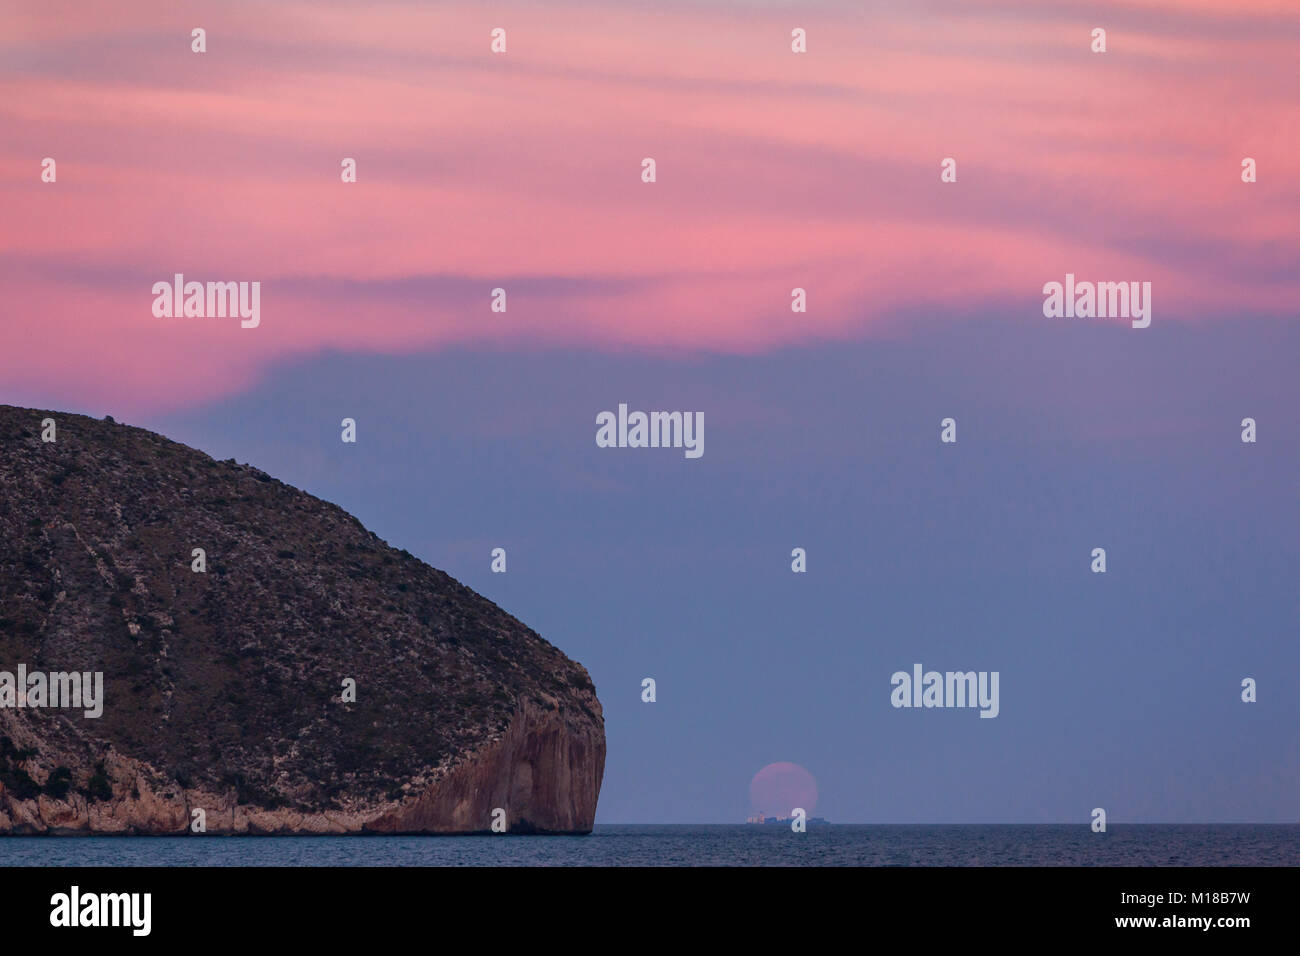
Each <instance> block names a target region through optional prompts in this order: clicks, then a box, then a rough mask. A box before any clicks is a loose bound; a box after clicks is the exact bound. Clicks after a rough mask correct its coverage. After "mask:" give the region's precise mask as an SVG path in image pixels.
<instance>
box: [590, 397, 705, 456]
mask: <svg viewBox="0 0 1300 956" xmlns="http://www.w3.org/2000/svg"><path fill="white" fill-rule="evenodd" d="M596 424H597V425H598V426H599V427H598V428H597V429H596V447H598V448H684V449H685V450H686V451H685V455H686V457H687V458H699V457H700V456H701V455H703V454H704V413H703V412H649V413H647V412H631V413H629V412H628V410H627V405H625V404H620V405H619V406H618V415H617V416H615V414H614V413H613V412H601V413H600V414H598V415H597V416H596Z"/></svg>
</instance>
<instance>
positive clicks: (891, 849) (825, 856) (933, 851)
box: [0, 824, 1300, 866]
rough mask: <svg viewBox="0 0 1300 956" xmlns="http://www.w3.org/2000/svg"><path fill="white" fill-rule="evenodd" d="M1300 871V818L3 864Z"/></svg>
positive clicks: (69, 844)
mask: <svg viewBox="0 0 1300 956" xmlns="http://www.w3.org/2000/svg"><path fill="white" fill-rule="evenodd" d="M1054 865H1061V866H1233V865H1236V866H1241V865H1252V866H1297V865H1300V825H1291V824H1287V825H1256V824H1233V825H1191V824H1186V825H1184V824H1175V825H1143V824H1127V825H1126V824H1112V825H1111V826H1109V827H1108V828H1107V832H1106V833H1104V834H1098V833H1093V832H1092V831H1091V829H1090V828H1089V826H1088V825H1087V824H1057V825H1016V824H1006V825H992V826H990V825H961V826H946V825H933V826H909V825H897V826H875V825H854V824H831V825H829V826H821V827H812V828H809V830H808V831H807V832H806V833H792V832H791V831H790V830H789V829H788V828H786V827H777V826H744V825H739V826H732V825H718V826H694V825H683V826H669V825H602V826H597V827H596V829H595V831H594V832H593V833H591V834H590V835H589V836H585V837H570V836H552V837H538V836H510V835H508V834H502V835H499V836H465V837H407V836H402V837H223V836H210V837H3V838H0V866H1054Z"/></svg>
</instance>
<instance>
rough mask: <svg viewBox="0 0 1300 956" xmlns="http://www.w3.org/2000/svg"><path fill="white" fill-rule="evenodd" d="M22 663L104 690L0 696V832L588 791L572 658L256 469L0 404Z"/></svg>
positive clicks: (502, 801)
mask: <svg viewBox="0 0 1300 956" xmlns="http://www.w3.org/2000/svg"><path fill="white" fill-rule="evenodd" d="M44 419H53V420H54V422H55V423H56V429H57V430H56V432H55V437H56V440H55V441H54V442H45V441H42V433H43V428H42V420H44ZM196 548H201V549H203V551H204V556H205V566H206V570H205V571H196V570H194V569H193V565H194V561H195V557H194V549H196ZM19 665H25V667H26V670H27V672H28V673H29V674H30V673H32V672H70V671H78V672H96V671H99V672H102V673H103V688H104V691H103V697H104V701H103V713H102V716H100V717H97V718H91V717H86V716H84V714H83V712H82V711H81V710H74V709H71V708H67V709H64V708H59V709H55V708H51V707H44V708H36V707H17V706H15V705H14V704H13V703H10V704H9V705H8V706H0V834H3V833H24V834H34V833H49V834H61V833H86V832H94V833H134V834H158V833H176V834H182V833H191V832H192V830H193V827H192V825H191V823H192V820H194V819H195V818H196V817H195V814H193V812H192V811H193V810H195V809H202V810H203V811H204V813H203V816H204V817H205V823H206V832H207V833H209V834H211V833H221V832H240V833H360V832H380V833H445V832H481V831H488V830H489V829H490V828H491V824H492V821H493V811H494V810H495V809H496V808H501V809H503V810H504V811H505V817H504V819H505V821H506V825H507V827H508V829H509V830H510V832H563V833H572V832H587V831H589V830H590V829H591V826H592V820H593V818H594V816H595V811H596V799H597V796H598V795H599V792H600V783H601V776H602V773H603V771H604V762H605V735H604V718H603V717H602V714H601V708H600V702H599V701H598V700H597V699H596V692H595V688H594V687H593V686H592V682H591V679H590V677H588V675H587V672H586V670H585V669H584V668H583V667H582V666H581V665H579V664H577V663H575V662H573V661H571V660H569V659H568V658H567V657H565V656H564V655H563V654H562V653H561V652H560V651H559V650H557V649H556V648H555V647H553V646H552V645H551V644H549V643H547V642H546V641H545V640H543V639H542V638H541V637H540V636H538V635H537V634H536V633H534V632H533V631H532V630H530V629H529V628H527V627H525V626H524V625H523V624H521V623H520V622H519V621H517V620H515V619H514V618H513V617H511V616H510V615H509V614H507V613H505V612H504V611H502V610H501V609H500V608H498V607H497V606H496V605H495V604H493V603H492V602H491V601H488V600H487V599H486V598H483V597H481V596H480V595H478V594H476V593H474V592H473V591H471V590H470V589H469V588H466V587H464V586H462V585H460V584H458V583H457V582H456V581H454V580H453V579H452V578H450V577H448V576H447V575H446V574H444V573H442V572H441V571H438V570H436V569H435V568H432V567H429V566H428V565H426V564H424V563H423V562H421V561H419V560H418V559H416V558H415V557H413V556H412V555H410V554H408V553H407V552H405V551H400V550H396V549H394V548H391V547H389V546H388V545H387V544H385V543H384V542H383V541H381V540H379V539H378V538H377V537H376V536H375V535H374V534H372V533H371V532H368V531H366V529H365V528H363V527H362V526H361V524H360V523H359V522H358V521H357V520H356V519H355V518H353V517H351V516H350V515H348V514H347V513H346V512H344V511H343V510H341V509H340V508H337V507H335V506H334V505H331V504H329V503H327V502H324V501H321V500H320V499H318V498H314V497H312V496H311V495H309V494H306V493H305V492H302V491H299V490H297V489H295V488H291V487H289V486H288V485H285V484H283V483H282V482H280V481H277V480H276V479H274V478H272V477H271V476H269V475H267V474H265V473H263V472H261V471H259V470H257V469H256V468H252V467H249V466H247V465H238V464H235V462H234V461H233V460H230V461H224V462H222V461H215V460H214V459H212V458H210V457H209V456H207V455H205V454H203V453H202V452H199V451H195V450H194V449H192V448H189V447H186V446H184V445H180V444H177V443H176V442H172V441H169V440H167V439H166V438H163V437H162V436H160V435H156V434H153V433H151V432H148V431H145V430H143V429H140V428H132V427H129V426H126V425H120V424H116V423H114V422H112V421H111V420H105V421H97V420H95V419H91V418H87V417H84V416H81V415H72V414H67V413H63V412H49V411H40V410H35V409H26V408H14V407H11V406H4V405H0V672H8V673H11V674H14V675H16V674H17V670H18V667H19ZM349 678H350V679H352V680H354V681H355V682H356V700H355V702H346V701H345V700H344V697H345V693H344V686H345V685H344V681H345V679H349ZM0 680H3V674H0ZM19 690H20V691H21V690H22V688H19ZM3 703H4V696H3V692H2V690H0V704H3Z"/></svg>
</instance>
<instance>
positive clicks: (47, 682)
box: [0, 664, 104, 718]
mask: <svg viewBox="0 0 1300 956" xmlns="http://www.w3.org/2000/svg"><path fill="white" fill-rule="evenodd" d="M3 707H14V708H18V709H22V708H25V707H71V708H74V709H81V710H82V711H83V713H84V714H85V716H86V717H90V718H95V717H98V716H100V715H101V714H103V713H104V673H103V671H93V672H92V671H86V672H84V673H82V672H79V671H51V672H50V673H45V672H43V671H32V672H31V673H30V674H29V673H28V672H27V665H26V664H19V665H18V673H17V674H16V675H15V674H13V673H11V672H10V671H0V708H3Z"/></svg>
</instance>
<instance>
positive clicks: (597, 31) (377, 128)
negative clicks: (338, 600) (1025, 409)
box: [0, 0, 1300, 412]
mask: <svg viewBox="0 0 1300 956" xmlns="http://www.w3.org/2000/svg"><path fill="white" fill-rule="evenodd" d="M191 21H193V22H191ZM198 25H203V26H204V27H205V28H206V29H207V30H208V34H209V40H208V44H209V46H208V49H209V52H208V53H206V54H204V55H203V56H198V55H195V54H192V53H190V52H189V30H190V28H191V27H193V26H198ZM794 25H800V26H804V27H805V28H806V29H807V30H808V35H809V51H810V52H809V53H808V54H806V55H795V54H792V53H790V52H789V33H790V29H791V27H792V26H794ZM1096 25H1109V26H1108V29H1110V31H1111V32H1110V52H1108V53H1107V54H1105V55H1104V56H1100V55H1096V54H1092V53H1090V52H1089V51H1088V37H1089V31H1090V30H1091V28H1092V27H1093V26H1096ZM494 26H504V27H506V28H507V30H508V35H509V44H510V46H509V53H508V54H507V55H505V56H493V55H492V54H491V53H489V51H488V32H489V30H490V29H491V28H492V27H494ZM1297 37H1300V11H1298V10H1297V9H1296V8H1294V6H1292V5H1289V4H1281V3H1268V2H1260V3H1254V4H1242V3H1231V4H1229V3H1226V2H1225V3H1206V2H1202V3H1196V4H1185V3H1177V4H1175V3H1172V2H1155V0H1149V2H1146V3H1137V4H1115V5H1107V4H1088V5H1086V6H1081V7H1079V8H1078V9H1077V10H1073V9H1071V8H1070V7H1069V6H1068V5H1066V6H1061V7H1055V8H1053V9H1052V10H1051V11H1045V10H1044V8H1043V6H1042V5H1041V4H1034V3H1025V2H1010V0H1004V2H990V3H988V4H986V5H984V6H983V7H982V8H981V6H979V5H972V4H961V5H952V6H950V7H944V6H943V5H939V6H938V7H937V8H936V10H935V11H933V12H932V13H931V14H930V15H928V16H924V17H922V16H920V15H918V14H917V13H915V12H914V10H913V8H912V7H911V6H910V5H907V4H899V5H897V6H896V7H895V8H890V9H884V10H878V9H873V10H869V11H864V10H862V9H861V8H860V7H859V6H858V5H853V4H849V5H837V4H826V5H824V6H822V7H820V8H812V9H805V8H802V7H801V8H799V9H798V10H797V12H791V11H790V10H786V9H782V8H778V7H773V8H766V7H762V6H755V7H752V8H748V7H747V8H746V10H745V13H744V16H739V15H738V14H737V13H736V11H735V9H734V8H732V7H730V6H728V5H718V6H716V7H714V6H710V5H708V4H703V5H689V6H686V5H681V6H673V5H667V6H662V7H655V8H650V7H647V8H628V7H626V6H625V5H622V4H612V3H611V4H605V5H600V4H578V3H574V4H568V5H563V4H547V5H546V6H545V8H542V7H541V6H539V5H535V4H518V5H506V6H499V7H497V8H496V9H495V10H494V12H492V14H491V15H489V14H488V13H487V12H485V11H483V10H481V9H480V8H479V7H478V6H477V5H471V4H464V5H452V6H450V7H445V6H441V5H440V6H437V7H428V6H425V5H421V4H408V3H378V4H369V3H367V4H348V5H330V6H328V7H322V6H320V5H318V4H305V3H304V4H278V5H275V6H273V7H268V6H266V5H263V4H255V3H233V4H230V5H223V7H221V8H219V9H213V10H210V11H202V12H195V11H190V10H178V9H177V8H176V7H175V5H174V4H168V3H161V2H158V3H154V2H149V3H142V2H136V3H127V4H123V5H116V6H114V7H112V8H104V9H98V8H92V9H87V8H85V7H84V6H83V5H61V4H57V3H56V4H48V5H43V6H41V7H38V8H31V9H27V10H24V11H21V12H20V13H19V14H18V16H17V19H16V20H15V23H14V29H13V31H12V36H11V38H10V39H9V40H6V41H4V42H5V44H6V45H5V48H4V51H3V52H4V53H6V54H8V55H6V56H5V57H4V60H3V62H4V63H6V64H8V65H6V66H3V67H0V125H3V127H4V128H5V130H6V134H7V135H6V138H5V141H4V143H2V144H0V173H3V176H0V206H2V208H3V209H4V210H5V215H4V220H3V223H4V224H3V229H2V230H0V249H2V250H3V261H0V276H2V277H3V282H4V287H5V290H6V297H5V302H6V306H5V310H6V315H5V317H4V321H3V323H2V324H0V374H3V375H4V376H5V378H6V380H7V381H9V382H10V383H12V384H13V385H14V386H15V387H19V388H22V389H26V390H31V389H37V388H39V389H41V390H43V391H45V392H48V393H52V394H58V395H63V394H66V395H68V396H70V397H74V398H77V399H79V400H82V401H85V402H88V403H93V402H102V401H112V402H114V403H115V404H116V406H117V407H119V408H121V409H122V410H123V411H124V412H129V411H130V410H132V409H133V408H140V407H157V406H158V405H159V404H162V403H166V404H167V405H168V406H169V407H174V406H175V405H177V404H186V403H191V402H199V401H203V400H206V399H210V398H213V397H216V396H219V395H223V394H227V393H230V392H232V391H237V390H239V389H242V388H246V387H248V386H249V385H250V384H252V383H253V382H255V381H256V380H257V378H258V376H259V375H261V374H265V372H266V370H267V369H269V368H270V367H272V366H273V365H274V364H275V363H277V362H281V361H284V360H287V359H292V358H294V357H297V356H302V355H308V354H311V353H313V352H316V351H319V350H321V349H344V350H370V351H410V350H421V349H436V348H440V347H444V346H448V345H453V344H466V343H469V344H476V343H477V344H490V345H494V346H506V347H511V346H516V347H528V346H529V345H533V344H545V345H556V344H560V345H574V346H579V347H587V348H597V349H629V348H637V349H644V348H651V349H663V348H667V349H674V350H687V351H689V350H720V351H729V352H737V353H752V352H757V351H762V350H765V349H771V348H777V347H780V346H782V345H787V344H792V343H799V342H805V341H814V340H826V339H851V338H859V337H862V336H870V335H873V334H880V329H881V320H883V319H885V318H888V317H889V316H891V315H894V314H897V313H899V312H902V311H905V312H907V313H908V314H911V315H916V314H921V313H920V310H919V309H918V307H925V308H929V309H931V310H933V311H934V312H935V313H936V314H942V315H945V316H947V315H953V314H957V315H961V314H966V313H971V314H974V313H975V312H977V311H981V310H987V309H989V308H991V307H994V306H996V305H997V304H1001V306H1000V307H1002V308H1004V309H1015V310H1018V311H1017V312H1016V314H1015V316H1014V317H1023V314H1024V313H1025V312H1026V311H1028V312H1030V313H1032V312H1033V310H1035V309H1037V308H1038V306H1039V304H1040V303H1041V295H1040V293H1039V292H1038V290H1039V288H1041V285H1042V283H1044V282H1046V281H1050V280H1054V279H1057V280H1059V279H1060V278H1061V277H1062V276H1063V274H1064V273H1065V272H1067V271H1072V272H1075V273H1076V274H1078V275H1080V277H1083V278H1098V279H1139V280H1146V281H1151V282H1152V283H1153V285H1154V288H1155V293H1154V298H1155V303H1156V308H1157V310H1158V311H1157V313H1156V315H1157V318H1156V321H1157V322H1165V321H1188V320H1196V319H1200V318H1206V317H1214V316H1225V315H1226V316H1234V317H1235V316H1241V315H1250V314H1268V315H1281V314H1294V305H1293V303H1294V302H1295V300H1296V296H1297V294H1298V293H1300V275H1298V274H1297V273H1296V271H1295V270H1294V268H1293V264H1294V262H1295V261H1296V259H1297V256H1296V252H1297V248H1296V246H1297V242H1296V234H1295V228H1294V223H1295V222H1296V220H1297V215H1296V214H1297V211H1300V210H1298V206H1300V186H1297V183H1300V176H1298V175H1297V174H1300V160H1297V158H1296V157H1297V149H1296V147H1297V143H1296V141H1295V133H1294V130H1296V129H1297V128H1300V127H1298V126H1297V120H1300V115H1297V114H1298V113H1300V105H1298V104H1297V97H1296V96H1295V84H1294V79H1293V78H1292V75H1291V74H1292V72H1293V51H1294V45H1295V43H1296V40H1297ZM1247 155H1249V156H1253V157H1254V158H1255V159H1256V160H1257V161H1258V162H1259V168H1260V181H1259V182H1258V183H1256V184H1253V185H1249V186H1247V185H1245V184H1242V183H1241V182H1240V179H1239V164H1240V161H1241V158H1242V157H1243V156H1247ZM44 156H53V157H55V158H56V160H57V161H58V164H59V167H58V169H59V181H58V183H56V184H54V185H48V184H43V183H41V182H40V181H39V162H40V159H41V158H42V157H44ZM344 156H352V157H355V158H356V159H357V160H358V164H359V172H360V182H359V183H358V184H356V185H344V184H342V183H341V182H340V181H339V175H338V173H339V161H340V159H341V158H342V157H344ZM645 156H652V157H654V158H655V159H656V160H657V162H658V172H659V181H658V182H657V183H655V184H653V185H646V184H643V183H641V182H640V179H639V171H640V161H641V159H642V158H643V157H645ZM944 156H953V157H955V158H956V159H957V161H958V170H959V173H958V182H957V183H956V184H952V185H944V184H941V183H940V182H939V178H938V169H939V166H938V164H939V160H940V159H941V158H942V157H944ZM1288 264H1290V265H1288ZM178 271H179V272H183V273H185V274H186V276H187V277H188V278H192V279H198V280H208V279H215V280H245V281H252V280H257V281H260V282H261V283H262V288H263V313H262V314H263V319H262V324H261V326H260V327H259V328H257V329H255V330H242V329H240V328H239V327H238V322H237V321H230V320H223V319H188V320H186V319H156V318H154V317H153V316H152V314H151V311H150V305H151V303H152V296H151V294H150V287H151V285H152V282H153V281H156V280H163V279H169V278H170V276H171V275H172V274H173V273H174V272H178ZM496 286H504V287H506V288H507V293H508V295H509V303H510V305H509V311H508V312H507V313H506V314H499V313H492V312H490V311H489V309H488V302H489V292H490V290H491V289H492V288H494V287H496ZM795 286H800V287H804V288H806V289H807V290H808V298H809V312H808V313H807V314H802V315H796V314H793V313H791V312H790V309H789V301H790V290H791V288H793V287H795ZM38 343H46V344H47V345H48V344H51V343H53V344H54V347H48V348H37V347H36V345H37V344H38Z"/></svg>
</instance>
